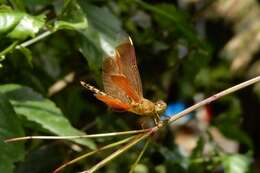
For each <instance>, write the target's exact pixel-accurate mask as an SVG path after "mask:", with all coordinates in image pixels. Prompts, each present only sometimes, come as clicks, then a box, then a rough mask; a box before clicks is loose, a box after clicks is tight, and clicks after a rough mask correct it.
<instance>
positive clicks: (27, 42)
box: [15, 30, 55, 49]
mask: <svg viewBox="0 0 260 173" xmlns="http://www.w3.org/2000/svg"><path fill="white" fill-rule="evenodd" d="M54 32H55V31H50V30H48V31H45V32H43V33H41V34H39V35H37V36H36V37H34V38H32V39H30V40H28V41H25V42H23V43H22V44H20V45H17V46H16V47H15V48H16V49H20V48H21V47H27V46H30V45H32V44H34V43H36V42H38V41H40V40H42V39H44V38H45V37H47V36H49V35H51V34H53V33H54Z"/></svg>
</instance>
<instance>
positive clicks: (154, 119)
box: [153, 112, 160, 126]
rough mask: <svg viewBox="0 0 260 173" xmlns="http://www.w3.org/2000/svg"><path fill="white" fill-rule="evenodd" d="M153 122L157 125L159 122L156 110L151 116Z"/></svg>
mask: <svg viewBox="0 0 260 173" xmlns="http://www.w3.org/2000/svg"><path fill="white" fill-rule="evenodd" d="M153 121H154V124H155V125H156V126H157V125H158V124H159V122H160V115H159V114H158V112H155V116H154V117H153Z"/></svg>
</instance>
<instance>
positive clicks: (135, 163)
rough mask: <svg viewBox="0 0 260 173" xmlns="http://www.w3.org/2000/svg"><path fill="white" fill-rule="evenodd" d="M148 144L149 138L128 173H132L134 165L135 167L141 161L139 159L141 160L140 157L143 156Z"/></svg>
mask: <svg viewBox="0 0 260 173" xmlns="http://www.w3.org/2000/svg"><path fill="white" fill-rule="evenodd" d="M149 143H150V138H149V139H147V140H146V142H145V144H144V147H143V149H142V151H141V152H140V153H139V155H138V157H137V159H136V161H135V162H134V164H133V165H132V166H131V169H130V171H129V173H133V172H134V170H135V167H136V165H137V164H138V163H139V161H140V160H141V158H142V156H143V154H144V152H145V150H146V148H147V147H148V145H149Z"/></svg>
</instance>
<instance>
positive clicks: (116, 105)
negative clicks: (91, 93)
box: [95, 94, 130, 111]
mask: <svg viewBox="0 0 260 173" xmlns="http://www.w3.org/2000/svg"><path fill="white" fill-rule="evenodd" d="M95 97H96V98H97V99H98V100H100V101H102V102H104V103H105V104H107V105H108V106H109V107H111V108H113V109H116V110H120V111H127V110H128V109H129V108H130V105H129V104H127V103H123V102H122V101H121V100H119V99H116V98H112V97H110V96H107V95H99V94H95Z"/></svg>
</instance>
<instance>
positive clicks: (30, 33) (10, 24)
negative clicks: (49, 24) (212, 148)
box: [0, 8, 45, 39]
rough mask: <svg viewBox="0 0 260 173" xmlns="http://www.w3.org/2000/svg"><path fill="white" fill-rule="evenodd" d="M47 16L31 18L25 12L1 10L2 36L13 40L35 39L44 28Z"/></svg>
mask: <svg viewBox="0 0 260 173" xmlns="http://www.w3.org/2000/svg"><path fill="white" fill-rule="evenodd" d="M44 23H45V16H44V15H39V16H31V15H29V14H27V13H24V12H19V11H12V10H8V9H6V8H4V9H0V35H1V37H4V36H6V37H8V38H12V39H26V38H28V37H34V36H35V34H36V33H38V32H39V30H40V29H41V28H42V27H43V26H44Z"/></svg>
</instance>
